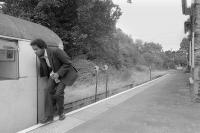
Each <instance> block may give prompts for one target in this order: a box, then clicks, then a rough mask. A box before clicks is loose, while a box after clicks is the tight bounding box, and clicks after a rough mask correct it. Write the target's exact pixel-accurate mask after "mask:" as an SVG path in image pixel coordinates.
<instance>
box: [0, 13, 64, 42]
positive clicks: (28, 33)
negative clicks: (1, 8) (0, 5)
mask: <svg viewBox="0 0 200 133" xmlns="http://www.w3.org/2000/svg"><path fill="white" fill-rule="evenodd" d="M0 35H2V36H8V37H13V38H20V39H26V40H34V39H36V38H41V39H43V40H44V41H45V42H46V43H47V44H48V45H50V46H58V45H62V40H61V39H60V38H59V37H58V35H57V34H55V33H54V32H53V31H51V30H50V29H48V28H47V27H44V26H42V25H39V24H36V23H33V22H29V21H26V20H23V19H19V18H16V17H12V16H8V15H5V14H1V13H0Z"/></svg>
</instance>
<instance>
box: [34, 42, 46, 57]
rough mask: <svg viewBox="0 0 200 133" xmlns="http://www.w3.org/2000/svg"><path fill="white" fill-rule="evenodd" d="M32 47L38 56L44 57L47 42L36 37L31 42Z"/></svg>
mask: <svg viewBox="0 0 200 133" xmlns="http://www.w3.org/2000/svg"><path fill="white" fill-rule="evenodd" d="M31 47H32V48H33V50H34V52H35V54H36V55H37V56H38V57H42V56H43V55H44V50H45V49H46V48H47V44H46V43H45V42H44V41H43V40H42V39H35V40H33V41H32V42H31Z"/></svg>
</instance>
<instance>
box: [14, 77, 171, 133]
mask: <svg viewBox="0 0 200 133" xmlns="http://www.w3.org/2000/svg"><path fill="white" fill-rule="evenodd" d="M168 75H169V74H165V75H163V76H161V77H159V78H156V79H153V80H151V81H148V82H146V83H143V84H141V85H138V86H135V87H133V88H131V89H128V90H126V91H123V92H120V93H117V94H115V95H113V96H110V97H108V98H105V99H103V100H100V101H97V102H95V103H92V104H89V105H87V106H84V107H82V108H80V109H77V110H74V111H71V112H69V113H67V114H65V116H69V115H72V114H74V113H77V112H79V111H82V110H84V109H87V108H89V107H91V106H94V105H96V104H99V103H102V102H104V101H107V100H109V99H111V98H114V97H117V96H118V95H122V94H124V93H128V92H130V91H132V90H134V89H137V88H139V87H142V86H145V85H147V84H150V83H152V82H154V81H156V80H159V79H161V78H164V77H166V76H168ZM55 119H56V120H57V118H55ZM45 125H46V124H40V123H39V124H37V125H34V126H32V127H29V128H27V129H24V130H21V131H18V132H17V133H28V132H30V131H32V130H34V129H37V128H39V127H42V126H45Z"/></svg>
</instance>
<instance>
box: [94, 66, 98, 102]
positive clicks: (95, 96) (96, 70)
mask: <svg viewBox="0 0 200 133" xmlns="http://www.w3.org/2000/svg"><path fill="white" fill-rule="evenodd" d="M94 70H95V73H96V87H95V95H94V100H95V102H96V101H97V88H98V73H99V67H98V66H95V67H94Z"/></svg>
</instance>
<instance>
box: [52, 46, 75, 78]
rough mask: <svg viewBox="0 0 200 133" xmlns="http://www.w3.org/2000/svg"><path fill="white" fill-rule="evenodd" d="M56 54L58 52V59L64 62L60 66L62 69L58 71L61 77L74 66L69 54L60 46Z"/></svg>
mask: <svg viewBox="0 0 200 133" xmlns="http://www.w3.org/2000/svg"><path fill="white" fill-rule="evenodd" d="M55 54H56V56H57V58H58V60H60V62H62V66H61V67H60V69H59V70H58V71H57V72H56V73H58V75H59V77H63V76H64V75H65V73H66V72H67V71H68V70H69V69H70V67H71V66H72V63H71V61H70V59H69V56H68V55H67V54H66V53H65V51H63V50H61V49H59V48H58V49H57V50H56V53H55Z"/></svg>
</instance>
